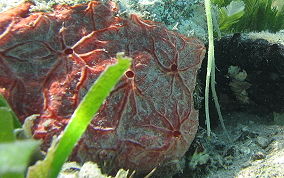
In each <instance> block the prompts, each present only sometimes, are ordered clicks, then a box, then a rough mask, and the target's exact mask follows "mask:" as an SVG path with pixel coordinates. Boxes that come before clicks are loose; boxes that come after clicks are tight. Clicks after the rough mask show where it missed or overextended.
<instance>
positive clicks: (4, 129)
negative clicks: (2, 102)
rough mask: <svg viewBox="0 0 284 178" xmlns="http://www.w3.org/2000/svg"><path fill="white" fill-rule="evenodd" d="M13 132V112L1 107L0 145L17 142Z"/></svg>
mask: <svg viewBox="0 0 284 178" xmlns="http://www.w3.org/2000/svg"><path fill="white" fill-rule="evenodd" d="M13 130H14V126H13V116H12V114H11V110H10V109H8V108H7V107H0V143H2V142H9V141H14V140H16V137H15V135H14V133H13Z"/></svg>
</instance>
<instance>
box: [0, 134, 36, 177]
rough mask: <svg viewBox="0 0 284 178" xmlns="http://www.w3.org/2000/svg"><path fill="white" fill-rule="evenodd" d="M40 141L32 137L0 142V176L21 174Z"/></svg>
mask: <svg viewBox="0 0 284 178" xmlns="http://www.w3.org/2000/svg"><path fill="white" fill-rule="evenodd" d="M39 144H40V142H39V141H35V140H32V139H27V140H17V141H14V142H6V143H1V144H0V158H1V159H0V177H2V176H3V177H11V176H13V175H14V176H16V175H17V176H18V177H19V175H22V174H23V173H24V171H25V170H26V168H27V166H28V164H29V162H30V158H31V155H32V153H33V152H34V150H36V148H37V147H38V146H39Z"/></svg>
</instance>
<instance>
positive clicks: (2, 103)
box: [0, 93, 22, 128]
mask: <svg viewBox="0 0 284 178" xmlns="http://www.w3.org/2000/svg"><path fill="white" fill-rule="evenodd" d="M0 107H7V108H8V109H10V113H11V114H12V116H13V117H12V118H13V124H14V128H21V127H22V124H21V123H20V121H19V120H18V118H17V116H16V115H15V113H14V112H13V110H12V109H11V107H10V106H9V104H8V102H7V101H6V100H5V98H4V96H3V95H2V94H1V93H0Z"/></svg>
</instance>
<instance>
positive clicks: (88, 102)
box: [50, 53, 131, 178]
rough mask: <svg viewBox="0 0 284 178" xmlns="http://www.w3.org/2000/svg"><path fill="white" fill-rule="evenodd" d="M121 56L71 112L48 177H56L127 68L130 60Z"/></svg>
mask: <svg viewBox="0 0 284 178" xmlns="http://www.w3.org/2000/svg"><path fill="white" fill-rule="evenodd" d="M122 56H123V53H118V54H117V59H118V62H117V64H115V65H111V66H108V67H107V69H106V70H105V71H104V72H103V73H102V74H101V75H100V77H99V78H98V79H97V80H96V82H95V83H94V84H93V86H92V87H91V88H90V90H89V91H88V93H87V94H86V96H85V97H84V98H83V100H82V102H81V103H80V105H79V106H78V108H77V109H76V110H75V112H74V113H73V115H72V118H71V120H70V123H69V124H68V125H67V126H66V128H65V131H64V133H63V135H62V138H61V139H60V141H59V143H58V145H57V147H56V150H55V152H54V160H53V162H52V165H51V166H52V168H51V172H50V177H53V178H55V177H57V175H58V174H59V172H60V169H61V167H62V165H63V164H64V162H65V161H66V159H67V158H68V156H69V154H70V153H71V151H72V149H73V147H74V145H75V144H76V142H77V141H78V140H79V138H80V137H81V135H82V134H83V132H84V131H85V129H86V128H87V126H88V124H89V122H90V121H91V120H92V118H93V116H94V115H95V113H96V112H97V111H98V109H99V108H100V106H101V104H102V103H103V101H104V100H105V98H106V97H107V96H108V94H109V93H110V91H111V90H112V88H113V87H114V86H115V84H116V83H117V82H118V80H119V79H120V78H121V76H122V75H123V73H124V72H125V70H126V69H127V68H129V66H130V63H131V60H130V59H129V58H126V57H122Z"/></svg>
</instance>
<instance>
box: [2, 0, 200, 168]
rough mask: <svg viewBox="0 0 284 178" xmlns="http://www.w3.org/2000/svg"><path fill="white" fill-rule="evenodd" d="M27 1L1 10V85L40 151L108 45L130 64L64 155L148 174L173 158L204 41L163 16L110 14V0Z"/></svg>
mask: <svg viewBox="0 0 284 178" xmlns="http://www.w3.org/2000/svg"><path fill="white" fill-rule="evenodd" d="M31 4H32V3H30V2H26V3H24V4H22V5H21V6H19V7H16V8H14V9H11V10H9V11H6V12H3V13H1V19H0V34H1V35H0V39H1V40H0V77H1V80H0V92H1V93H2V94H3V95H4V97H5V98H6V99H7V100H8V102H9V104H10V105H11V106H12V108H13V109H14V111H15V112H16V115H17V116H18V117H19V118H20V119H21V121H22V122H23V121H24V120H25V118H26V117H27V116H30V115H32V114H39V116H38V117H37V118H36V119H35V120H34V126H33V135H34V137H35V138H36V139H42V140H43V145H42V149H43V150H46V149H47V148H48V146H49V145H50V142H51V139H52V137H53V136H54V135H59V134H60V133H61V131H62V130H63V129H64V128H65V126H66V125H67V123H68V121H69V119H70V117H71V115H72V113H73V111H74V110H75V109H76V107H77V106H78V104H79V103H80V101H81V99H82V98H83V96H84V95H85V94H86V92H87V91H88V88H89V87H90V86H91V85H92V83H93V82H94V81H96V79H97V77H98V76H99V75H100V73H102V72H103V71H104V69H105V68H106V66H107V65H110V64H114V63H115V62H116V58H115V55H116V53H117V52H121V51H123V52H125V54H126V55H127V56H130V57H132V58H133V61H132V65H131V67H130V68H129V69H128V71H127V72H126V73H125V75H124V76H123V77H122V79H121V80H120V81H119V82H118V84H117V85H116V86H115V88H114V89H113V91H112V92H111V94H110V96H109V97H108V98H107V99H106V100H105V102H104V103H103V105H102V107H101V108H100V110H99V112H98V113H97V114H96V115H95V116H94V119H93V120H92V122H91V124H90V125H89V126H88V129H87V131H86V132H85V134H84V135H83V137H82V139H81V140H80V141H79V144H78V145H77V147H76V148H75V151H74V152H73V154H72V155H71V158H70V159H71V160H76V161H78V162H86V161H89V160H92V161H94V162H97V163H103V165H107V166H109V167H113V166H114V169H113V170H114V171H115V170H118V169H119V168H121V167H123V168H126V169H131V170H134V169H137V171H138V173H147V172H149V171H151V170H152V169H153V168H154V167H156V166H158V165H160V164H161V165H163V164H167V163H168V162H172V161H174V160H178V159H180V158H181V157H182V156H183V155H184V153H185V152H186V150H187V149H188V147H189V146H190V144H191V142H192V140H193V139H194V136H195V133H196V130H197V127H198V110H196V109H195V108H194V104H193V94H194V89H195V85H196V75H197V70H198V69H199V68H200V65H201V61H202V59H203V57H204V53H205V48H204V46H203V44H202V43H201V41H200V40H198V39H196V38H190V39H189V38H187V37H185V36H183V35H181V34H178V33H175V32H171V31H168V30H167V29H166V28H165V27H164V26H163V25H162V24H160V23H155V22H152V21H142V20H140V19H139V18H138V17H137V16H135V15H132V16H131V17H130V19H123V18H118V17H115V13H116V12H117V10H118V7H117V6H116V4H115V3H112V2H108V3H102V2H99V1H92V2H90V3H87V4H82V5H75V6H73V7H70V6H68V5H64V6H59V5H58V6H55V7H54V11H53V12H48V13H43V12H36V13H29V8H30V5H31Z"/></svg>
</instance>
